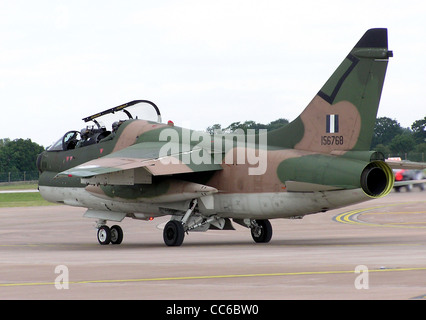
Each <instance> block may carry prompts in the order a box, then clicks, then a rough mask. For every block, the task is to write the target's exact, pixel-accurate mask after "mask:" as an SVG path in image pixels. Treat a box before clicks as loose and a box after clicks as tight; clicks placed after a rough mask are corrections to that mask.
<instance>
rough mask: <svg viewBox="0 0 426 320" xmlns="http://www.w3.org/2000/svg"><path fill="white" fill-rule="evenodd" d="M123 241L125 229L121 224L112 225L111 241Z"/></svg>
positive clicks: (117, 242)
mask: <svg viewBox="0 0 426 320" xmlns="http://www.w3.org/2000/svg"><path fill="white" fill-rule="evenodd" d="M122 241H123V229H121V227H120V226H117V225H115V226H112V227H111V243H112V244H120V243H121V242H122Z"/></svg>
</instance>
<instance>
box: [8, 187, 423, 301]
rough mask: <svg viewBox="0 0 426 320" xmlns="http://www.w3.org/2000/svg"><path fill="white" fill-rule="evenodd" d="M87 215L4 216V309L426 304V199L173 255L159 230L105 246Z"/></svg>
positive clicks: (19, 212)
mask: <svg viewBox="0 0 426 320" xmlns="http://www.w3.org/2000/svg"><path fill="white" fill-rule="evenodd" d="M84 211H85V209H83V208H74V207H68V206H49V207H31V208H1V209H0V219H1V220H0V221H1V224H0V239H1V243H0V299H2V300H4V299H154V300H157V299H162V300H164V299H165V300H169V299H260V300H264V299H273V300H275V299H425V298H426V192H420V191H419V190H418V189H414V191H413V192H410V193H408V192H401V193H395V192H392V193H391V194H390V195H389V196H387V197H385V198H383V199H377V200H371V201H369V202H365V203H362V204H358V205H353V206H350V207H346V208H342V209H338V210H332V211H329V212H326V213H320V214H315V215H310V216H306V217H305V218H304V219H302V220H285V219H280V220H271V223H272V226H273V229H274V234H273V238H272V240H271V242H270V243H268V244H256V243H254V242H253V240H252V239H251V235H250V232H249V230H248V229H246V228H243V227H241V226H238V225H236V224H234V226H235V227H236V229H237V230H235V231H213V230H210V231H208V232H205V233H190V234H189V235H187V236H186V237H185V241H184V243H183V245H182V246H181V247H166V246H165V245H164V243H163V239H162V230H160V229H159V228H158V227H157V226H159V225H161V224H162V223H164V222H165V221H166V220H167V219H166V218H161V219H155V220H153V221H149V222H145V221H138V220H132V219H125V220H124V221H123V222H122V223H121V224H120V225H121V226H122V228H123V230H124V240H123V243H122V244H121V245H108V246H101V245H99V244H98V242H97V239H96V230H95V228H94V221H92V220H89V219H86V218H83V217H82V215H83V213H84ZM110 225H111V224H110ZM356 270H358V273H356Z"/></svg>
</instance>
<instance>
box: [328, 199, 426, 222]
mask: <svg viewBox="0 0 426 320" xmlns="http://www.w3.org/2000/svg"><path fill="white" fill-rule="evenodd" d="M414 203H426V201H414V202H401V203H394V204H388V205H382V206H375V207H370V208H364V209H356V210H352V211H348V212H344V213H341V214H339V215H337V216H335V217H334V218H333V220H334V221H337V222H340V223H347V224H355V225H363V226H371V227H389V228H416V229H419V228H420V229H424V228H426V226H407V225H404V224H424V223H425V222H414V221H413V222H407V223H403V222H401V223H385V224H379V223H370V222H364V221H359V220H357V216H358V215H361V214H365V215H367V214H417V213H426V211H411V212H410V211H404V212H369V211H372V210H376V209H382V208H390V207H396V206H402V205H406V204H414Z"/></svg>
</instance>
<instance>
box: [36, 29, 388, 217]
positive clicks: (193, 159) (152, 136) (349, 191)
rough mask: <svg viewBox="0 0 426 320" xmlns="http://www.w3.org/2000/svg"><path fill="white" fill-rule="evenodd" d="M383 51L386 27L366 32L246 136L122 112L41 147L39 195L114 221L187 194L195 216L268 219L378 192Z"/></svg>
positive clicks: (178, 208) (173, 204)
mask: <svg viewBox="0 0 426 320" xmlns="http://www.w3.org/2000/svg"><path fill="white" fill-rule="evenodd" d="M390 56H391V52H390V51H388V48H387V31H386V29H372V30H369V31H367V33H366V34H365V35H364V36H363V37H362V39H361V40H360V41H359V42H358V43H357V45H356V46H355V47H354V48H353V49H352V50H351V51H350V53H349V54H348V56H347V57H346V58H345V59H344V61H343V62H342V63H341V64H340V66H339V67H338V68H337V70H336V71H335V72H334V73H333V75H332V76H331V77H330V79H329V80H328V81H327V82H326V83H325V85H324V86H323V87H322V88H321V90H320V91H319V92H318V93H317V94H316V95H315V97H314V98H313V100H312V101H311V102H310V103H309V105H308V106H307V107H306V108H305V110H304V111H303V112H302V113H301V115H300V116H299V117H298V118H296V119H295V120H294V121H293V122H291V123H290V124H289V125H287V126H285V127H283V128H281V129H277V130H275V131H271V132H268V133H266V132H256V135H255V136H254V137H252V139H250V138H249V136H243V137H241V136H239V135H235V134H231V135H213V136H210V135H208V134H206V133H197V132H194V131H192V130H187V129H183V128H180V127H175V126H170V125H166V124H161V123H155V122H150V121H145V120H127V121H125V122H124V123H122V124H121V126H120V127H119V129H118V130H117V132H116V133H115V134H114V136H113V137H112V136H111V138H110V139H104V140H101V141H99V142H98V143H95V144H91V145H88V146H84V147H73V148H72V149H70V150H62V151H45V152H44V153H43V154H42V155H40V157H39V160H38V166H39V169H40V171H41V175H40V181H39V189H40V193H41V194H42V196H43V197H44V198H45V199H47V200H49V201H52V202H59V203H65V204H67V205H73V206H81V207H86V208H89V209H90V210H92V212H94V213H93V214H88V215H87V216H89V217H96V218H102V219H105V220H114V221H121V219H123V218H124V217H132V218H137V219H147V218H148V217H153V216H159V215H167V214H169V215H173V216H182V215H184V214H185V211H186V210H187V208H188V205H189V204H190V202H191V200H193V199H199V201H198V206H197V209H196V211H197V213H198V214H199V215H201V216H203V217H210V216H217V217H225V218H234V219H270V218H290V217H301V216H304V215H306V214H311V213H316V212H324V211H327V210H330V209H334V208H338V207H342V206H346V205H349V204H353V203H357V202H361V201H365V200H368V199H372V198H377V197H381V196H384V195H386V194H388V193H389V192H390V190H391V189H392V185H393V175H392V171H391V170H390V168H389V167H388V166H387V165H386V164H385V163H384V159H383V156H382V155H381V154H378V153H376V152H374V151H369V146H370V142H371V138H372V134H373V127H374V121H375V118H376V114H377V110H378V105H379V101H380V95H381V91H382V87H383V82H384V78H385V73H386V68H387V64H388V58H389V57H390ZM173 132H174V133H173ZM242 159H243V160H242Z"/></svg>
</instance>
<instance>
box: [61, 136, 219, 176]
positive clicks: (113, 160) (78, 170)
mask: <svg viewBox="0 0 426 320" xmlns="http://www.w3.org/2000/svg"><path fill="white" fill-rule="evenodd" d="M166 143H167V144H168V146H167V147H168V148H169V150H180V151H179V152H175V153H172V152H168V155H162V153H163V152H160V151H161V149H162V148H163V147H164V146H165V144H166ZM200 152H205V155H204V157H203V161H200V162H201V164H196V163H194V162H193V160H192V159H193V158H194V157H193V155H192V154H194V153H200ZM206 156H208V157H210V158H211V161H210V162H209V161H205V159H206V158H205V157H206ZM216 170H222V166H221V165H220V164H217V163H216V164H215V163H214V162H213V158H212V157H211V155H210V154H209V153H208V151H207V150H202V148H200V147H197V146H195V147H193V146H189V145H188V146H185V145H183V144H176V145H173V144H172V143H171V142H142V143H138V144H134V145H132V146H130V147H127V148H124V149H122V150H120V151H117V152H114V153H111V154H108V155H106V156H104V157H102V158H98V159H95V160H91V161H88V162H85V163H83V164H80V165H78V166H76V167H73V168H70V169H68V170H65V171H62V172H60V173H58V175H57V177H81V178H83V179H89V180H86V181H85V182H94V183H108V182H109V183H112V180H114V181H115V183H116V184H134V183H151V182H150V181H151V177H152V176H153V175H154V176H161V175H172V174H180V173H191V172H204V171H216ZM90 179H92V180H90ZM93 179H94V180H93ZM129 179H130V180H129ZM132 179H133V180H132ZM127 180H129V181H127ZM117 181H118V183H117ZM120 181H121V182H120Z"/></svg>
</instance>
